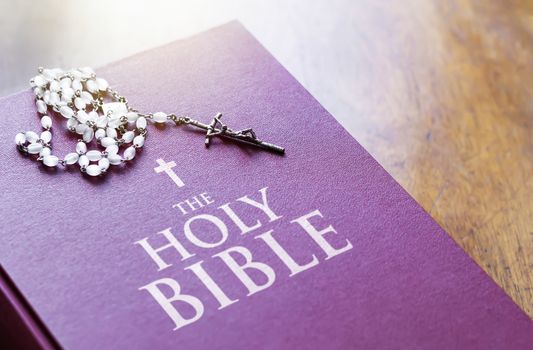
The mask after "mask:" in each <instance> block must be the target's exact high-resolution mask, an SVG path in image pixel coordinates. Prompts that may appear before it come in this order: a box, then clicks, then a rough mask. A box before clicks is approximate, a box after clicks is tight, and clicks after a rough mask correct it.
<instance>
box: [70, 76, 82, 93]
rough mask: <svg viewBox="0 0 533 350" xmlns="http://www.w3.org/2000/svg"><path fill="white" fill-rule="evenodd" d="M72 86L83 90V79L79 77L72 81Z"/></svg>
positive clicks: (77, 89)
mask: <svg viewBox="0 0 533 350" xmlns="http://www.w3.org/2000/svg"><path fill="white" fill-rule="evenodd" d="M72 88H73V89H74V90H76V91H81V90H83V86H82V85H81V81H80V80H79V79H76V80H74V81H73V82H72Z"/></svg>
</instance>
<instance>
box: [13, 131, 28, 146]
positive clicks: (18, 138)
mask: <svg viewBox="0 0 533 350" xmlns="http://www.w3.org/2000/svg"><path fill="white" fill-rule="evenodd" d="M15 143H16V144H17V145H19V146H22V145H23V144H25V143H26V136H25V135H24V133H23V132H19V133H18V134H17V136H15Z"/></svg>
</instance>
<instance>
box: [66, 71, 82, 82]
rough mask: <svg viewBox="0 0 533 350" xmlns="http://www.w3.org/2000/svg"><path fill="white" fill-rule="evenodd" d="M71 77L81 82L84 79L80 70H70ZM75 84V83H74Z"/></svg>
mask: <svg viewBox="0 0 533 350" xmlns="http://www.w3.org/2000/svg"><path fill="white" fill-rule="evenodd" d="M69 73H70V75H72V77H73V78H74V79H76V80H80V79H82V78H83V74H82V73H81V72H80V71H79V70H76V69H72V70H70V72H69ZM72 83H73V84H74V82H72Z"/></svg>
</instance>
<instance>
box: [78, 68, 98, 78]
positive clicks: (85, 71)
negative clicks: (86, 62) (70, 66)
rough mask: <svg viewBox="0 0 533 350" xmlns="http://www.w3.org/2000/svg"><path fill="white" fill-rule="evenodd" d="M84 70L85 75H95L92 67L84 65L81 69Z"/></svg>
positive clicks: (87, 76)
mask: <svg viewBox="0 0 533 350" xmlns="http://www.w3.org/2000/svg"><path fill="white" fill-rule="evenodd" d="M79 71H80V72H82V74H83V76H84V77H86V78H89V77H90V76H91V75H94V74H95V73H94V70H93V69H92V68H91V67H83V68H80V69H79Z"/></svg>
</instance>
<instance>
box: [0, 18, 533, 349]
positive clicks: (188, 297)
mask: <svg viewBox="0 0 533 350" xmlns="http://www.w3.org/2000/svg"><path fill="white" fill-rule="evenodd" d="M67 68H68V67H67ZM98 74H99V75H100V76H102V77H105V78H106V79H107V80H108V81H109V82H110V83H111V86H112V87H114V88H115V89H117V90H118V91H120V93H121V94H123V95H124V96H127V98H128V100H129V103H130V105H131V106H133V107H134V108H137V109H139V110H142V111H153V112H155V111H160V110H162V111H166V112H176V113H179V114H182V113H183V114H188V115H190V116H191V117H195V118H197V119H200V120H202V121H204V122H209V121H210V120H211V118H212V117H213V115H214V114H215V113H216V112H219V111H220V112H223V113H224V120H225V122H226V123H227V124H228V125H229V126H235V127H243V128H245V127H253V128H254V130H255V131H256V132H257V133H258V137H260V138H262V139H264V140H267V141H271V142H273V143H277V144H280V145H282V146H285V147H286V150H287V152H286V155H285V156H278V155H275V154H271V153H268V152H264V151H258V150H256V149H253V148H250V147H247V146H242V145H237V144H234V143H232V142H227V141H222V140H220V139H216V140H213V144H212V145H211V147H210V148H208V149H205V148H204V146H203V139H204V138H203V134H201V133H198V132H195V131H194V130H191V129H188V128H187V127H185V126H180V127H171V126H170V125H168V126H166V127H160V128H157V127H154V126H152V127H150V130H149V133H148V138H147V141H146V143H147V144H146V147H144V148H143V150H142V151H141V152H139V153H138V154H137V157H136V159H135V161H134V162H132V163H131V164H128V165H127V166H124V167H122V168H120V169H114V170H113V171H110V172H109V173H108V174H107V175H106V177H105V178H97V179H94V178H88V177H86V176H83V175H81V174H80V173H79V171H78V169H73V170H64V169H58V170H57V171H50V170H49V169H46V168H44V167H42V166H39V165H37V163H36V162H34V161H31V160H30V159H27V158H26V157H24V156H23V155H21V154H20V153H19V152H18V151H17V150H16V147H15V145H14V143H13V139H14V136H15V134H16V133H17V132H19V131H24V130H34V129H35V128H37V126H38V123H39V121H38V115H37V113H36V110H35V104H34V97H33V94H32V92H31V91H29V90H28V91H23V92H21V93H18V94H15V95H12V96H9V97H6V98H4V99H2V100H0V135H1V138H0V140H2V141H1V142H2V147H0V152H1V158H0V159H2V162H3V165H2V167H1V168H0V169H1V170H0V172H1V181H0V193H2V202H1V204H0V206H1V213H2V221H1V224H0V225H1V240H0V262H1V265H2V268H3V270H4V272H5V274H6V276H4V277H3V278H2V283H1V284H0V286H1V287H2V288H1V289H3V290H4V294H5V295H7V298H9V301H10V303H11V306H12V309H14V310H15V311H16V310H19V312H15V313H17V314H18V315H19V316H20V317H21V320H22V323H24V324H26V326H27V328H28V329H30V331H31V332H32V333H33V334H34V336H35V337H36V338H37V339H38V341H39V342H40V343H41V344H44V345H43V346H45V347H54V346H61V347H65V348H67V349H147V348H150V349H158V348H162V349H170V348H173V349H175V348H182V349H352V348H362V349H417V348H423V349H526V348H529V349H531V346H532V344H533V324H532V322H531V320H530V319H529V317H528V316H527V315H526V314H525V313H524V312H522V311H521V310H520V309H519V308H518V307H517V306H516V305H515V304H514V303H513V302H512V300H511V299H510V298H509V297H508V296H507V295H506V294H505V293H504V292H503V291H502V290H501V289H500V288H499V287H498V286H497V285H496V284H495V283H494V282H493V281H492V280H491V279H490V278H489V277H488V276H487V275H486V274H485V273H484V272H483V271H482V270H481V269H480V268H479V267H478V266H477V265H476V264H475V263H474V262H473V261H472V260H471V259H470V258H469V257H468V256H467V255H466V254H465V253H464V252H463V251H462V250H461V249H460V248H459V247H458V246H457V245H456V244H455V243H454V242H453V240H452V239H451V238H450V237H449V236H448V235H447V234H446V232H444V231H443V230H442V229H441V228H440V227H439V226H438V225H437V224H436V223H435V221H434V220H433V219H431V218H430V216H429V215H428V214H427V213H426V212H424V210H423V209H422V208H421V207H420V206H419V205H418V204H417V203H416V202H415V201H414V200H413V199H412V198H411V197H410V196H409V195H408V194H407V193H406V192H405V191H404V190H403V189H402V188H401V187H400V186H399V185H398V184H397V183H396V182H395V181H394V180H393V179H392V178H391V177H390V175H389V174H387V172H386V171H385V170H383V168H382V167H381V166H379V164H378V163H377V162H376V161H375V160H374V159H373V158H372V157H371V156H370V155H369V154H368V153H367V152H366V151H365V150H364V149H363V148H362V147H361V146H360V145H359V144H358V143H357V142H356V141H355V140H354V139H353V138H352V137H351V136H350V135H349V134H348V133H347V132H346V131H345V130H344V129H343V128H342V126H341V125H339V124H338V123H337V122H336V121H335V119H334V118H333V117H332V116H331V115H330V114H329V113H328V112H327V111H326V110H324V108H323V107H322V106H321V105H320V104H319V103H318V102H317V101H316V100H315V99H314V98H313V97H312V96H311V95H310V94H309V93H308V92H307V91H306V90H305V89H304V88H303V87H302V86H301V85H300V84H299V83H298V82H297V81H296V80H295V79H294V78H293V77H292V76H291V75H290V74H289V73H288V72H287V71H286V70H285V69H284V68H283V67H282V66H281V65H280V64H279V63H278V62H277V61H276V60H275V59H274V58H273V57H272V56H271V55H270V54H269V53H268V52H267V51H266V50H265V49H264V48H263V47H262V46H261V45H260V44H259V43H258V42H257V41H256V40H255V39H254V38H253V37H252V36H251V35H250V34H249V33H248V32H247V31H246V30H245V29H244V28H243V27H242V26H241V25H240V24H238V23H236V22H233V23H230V24H227V25H224V26H221V27H219V28H216V29H214V30H211V31H208V32H206V33H203V34H200V35H197V36H195V37H193V38H190V39H186V40H181V41H177V42H174V43H172V44H169V45H167V46H164V47H160V48H158V49H155V50H151V51H147V52H144V53H141V54H138V55H135V56H133V57H130V58H127V59H125V60H122V61H120V62H116V63H114V64H111V65H109V66H106V67H104V68H102V69H100V70H98ZM54 121H55V125H56V127H55V137H56V139H55V141H54V148H55V150H57V153H58V154H65V153H67V152H70V150H71V149H73V147H74V146H73V145H74V144H75V138H73V137H72V136H70V135H69V133H68V132H67V131H66V129H65V128H64V126H57V125H58V123H60V122H62V121H63V120H61V117H57V116H56V117H55V118H54ZM163 162H165V164H167V166H166V170H164V171H163V168H164V166H162V165H161V164H162V163H163ZM171 162H174V163H171ZM173 165H174V166H173ZM181 182H182V183H183V185H182V184H181ZM181 185H182V186H181ZM4 297H5V296H4ZM4 304H5V300H4V302H3V303H2V304H0V305H4ZM20 310H22V311H20ZM24 310H25V311H24ZM2 317H3V318H4V321H5V319H6V318H7V317H9V316H8V314H7V313H6V312H4V313H3V316H2ZM13 322H15V320H13ZM17 322H20V321H17ZM7 323H9V320H8V322H7Z"/></svg>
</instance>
